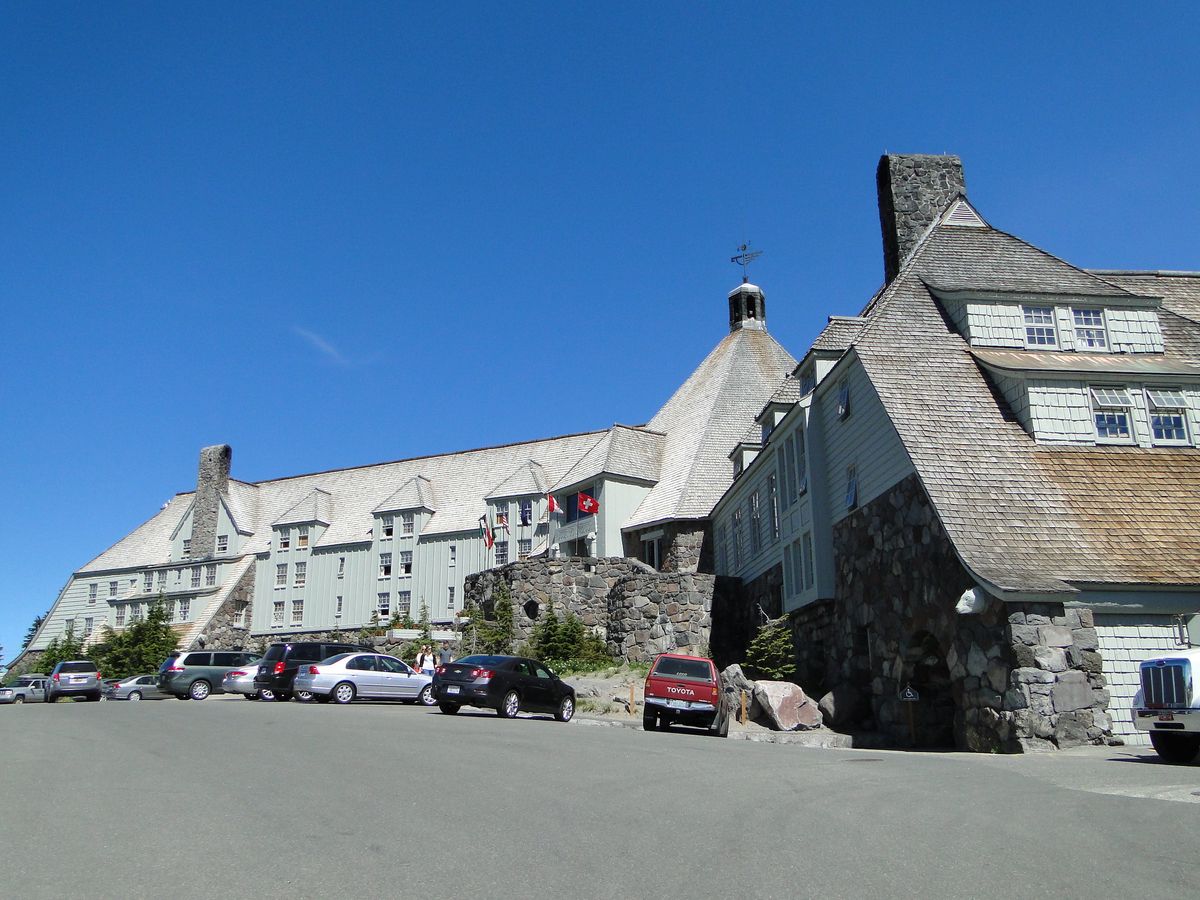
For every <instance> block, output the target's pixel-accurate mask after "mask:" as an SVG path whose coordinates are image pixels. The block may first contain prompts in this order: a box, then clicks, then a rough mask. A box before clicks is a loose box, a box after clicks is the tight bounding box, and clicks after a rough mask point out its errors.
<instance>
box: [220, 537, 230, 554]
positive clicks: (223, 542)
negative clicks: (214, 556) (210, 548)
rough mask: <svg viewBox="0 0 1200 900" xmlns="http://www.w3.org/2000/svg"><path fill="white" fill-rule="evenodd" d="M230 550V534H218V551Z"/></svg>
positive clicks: (225, 551)
mask: <svg viewBox="0 0 1200 900" xmlns="http://www.w3.org/2000/svg"><path fill="white" fill-rule="evenodd" d="M228 551H229V535H227V534H218V535H217V552H218V553H227V552H228Z"/></svg>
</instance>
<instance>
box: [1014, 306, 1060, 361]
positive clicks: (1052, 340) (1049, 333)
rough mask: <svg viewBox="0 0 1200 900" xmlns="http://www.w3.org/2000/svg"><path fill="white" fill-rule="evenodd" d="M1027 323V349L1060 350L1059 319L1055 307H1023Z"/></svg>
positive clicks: (1023, 314)
mask: <svg viewBox="0 0 1200 900" xmlns="http://www.w3.org/2000/svg"><path fill="white" fill-rule="evenodd" d="M1021 318H1022V320H1023V321H1024V323H1025V349H1026V350H1045V349H1046V348H1047V347H1051V348H1053V349H1055V350H1057V349H1058V318H1057V314H1056V313H1055V310H1054V307H1053V306H1034V305H1024V304H1023V305H1022V306H1021Z"/></svg>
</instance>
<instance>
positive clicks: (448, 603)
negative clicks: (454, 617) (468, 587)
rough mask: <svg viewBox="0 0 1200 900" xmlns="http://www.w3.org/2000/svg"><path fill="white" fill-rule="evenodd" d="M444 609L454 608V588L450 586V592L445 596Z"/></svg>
mask: <svg viewBox="0 0 1200 900" xmlns="http://www.w3.org/2000/svg"><path fill="white" fill-rule="evenodd" d="M446 609H454V588H450V593H449V594H448V595H447V596H446Z"/></svg>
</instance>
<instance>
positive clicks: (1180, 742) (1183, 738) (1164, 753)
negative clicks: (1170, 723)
mask: <svg viewBox="0 0 1200 900" xmlns="http://www.w3.org/2000/svg"><path fill="white" fill-rule="evenodd" d="M1150 743H1151V744H1153V745H1154V752H1155V753H1157V754H1158V756H1159V758H1160V759H1161V760H1162V761H1163V762H1166V763H1176V764H1180V763H1190V762H1191V761H1192V760H1194V759H1195V758H1196V754H1197V753H1200V734H1164V733H1163V732H1161V731H1152V732H1150Z"/></svg>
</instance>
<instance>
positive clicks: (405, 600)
mask: <svg viewBox="0 0 1200 900" xmlns="http://www.w3.org/2000/svg"><path fill="white" fill-rule="evenodd" d="M396 612H397V614H399V615H400V616H407V615H408V614H409V613H411V612H412V591H396Z"/></svg>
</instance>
